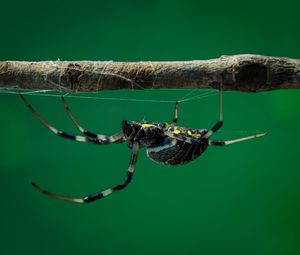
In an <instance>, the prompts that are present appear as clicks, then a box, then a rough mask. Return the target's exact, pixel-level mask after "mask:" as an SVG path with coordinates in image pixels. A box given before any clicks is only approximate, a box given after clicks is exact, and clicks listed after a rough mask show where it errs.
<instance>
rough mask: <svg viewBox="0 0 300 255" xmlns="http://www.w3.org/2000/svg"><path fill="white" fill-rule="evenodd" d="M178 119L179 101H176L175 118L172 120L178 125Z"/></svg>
mask: <svg viewBox="0 0 300 255" xmlns="http://www.w3.org/2000/svg"><path fill="white" fill-rule="evenodd" d="M177 121H178V102H176V103H175V113H174V118H173V120H172V124H173V125H174V126H176V124H177Z"/></svg>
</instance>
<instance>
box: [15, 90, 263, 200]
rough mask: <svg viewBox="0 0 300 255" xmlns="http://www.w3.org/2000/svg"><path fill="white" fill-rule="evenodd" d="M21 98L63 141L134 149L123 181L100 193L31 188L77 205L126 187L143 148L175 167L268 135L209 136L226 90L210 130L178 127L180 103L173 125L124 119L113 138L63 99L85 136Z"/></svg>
mask: <svg viewBox="0 0 300 255" xmlns="http://www.w3.org/2000/svg"><path fill="white" fill-rule="evenodd" d="M20 97H21V99H22V100H23V101H24V103H25V105H26V106H27V108H28V109H29V110H30V111H31V112H32V114H33V115H35V116H36V117H37V118H38V119H39V120H40V121H41V122H42V124H44V125H45V126H46V127H47V128H48V129H49V130H50V131H52V132H53V133H54V134H56V135H58V136H60V137H62V138H66V139H70V140H74V141H78V142H85V143H93V144H97V145H107V144H112V143H122V142H127V144H128V147H129V148H130V149H131V157H130V161H129V166H128V169H127V173H126V176H125V179H124V181H123V182H122V183H120V184H118V185H115V186H112V187H110V188H108V189H105V190H103V191H101V192H96V193H94V194H91V195H88V196H85V197H83V198H73V197H66V196H61V195H57V194H55V193H51V192H49V191H47V190H45V189H43V188H41V187H40V186H38V185H37V184H35V183H34V182H32V185H33V186H34V187H35V188H36V189H37V190H39V191H40V192H42V193H44V194H46V195H48V196H51V197H54V198H57V199H61V200H66V201H71V202H76V203H89V202H92V201H95V200H98V199H101V198H103V197H106V196H108V195H110V194H112V193H113V192H115V191H119V190H122V189H124V188H126V187H127V186H128V184H129V183H130V182H131V180H132V177H133V174H134V170H135V165H136V161H137V157H138V152H139V149H140V148H146V153H147V156H148V157H149V158H150V159H151V160H153V161H154V162H156V163H159V164H161V165H169V166H176V165H182V164H185V163H188V162H190V161H193V160H194V159H196V158H198V157H199V156H200V155H201V154H202V153H203V152H204V151H205V150H206V149H207V148H208V146H210V145H212V146H224V145H228V144H232V143H237V142H241V141H245V140H250V139H254V138H257V137H261V136H264V135H266V133H262V134H257V135H252V136H247V137H242V138H238V139H234V140H230V141H222V140H210V139H209V138H210V136H211V135H212V134H213V133H215V132H216V131H218V130H219V129H220V128H221V127H222V125H223V107H222V104H223V91H222V90H221V89H220V118H219V120H218V121H217V122H216V123H215V125H214V126H212V128H211V129H191V128H185V127H179V126H177V121H178V102H176V104H175V114H174V117H173V120H172V122H171V124H168V123H148V122H135V121H132V122H128V121H126V120H124V121H122V125H121V131H120V132H119V133H116V134H114V135H111V136H105V135H102V134H97V133H94V132H91V131H89V130H86V129H84V128H83V127H82V126H80V125H79V123H78V122H77V120H76V119H75V118H74V116H73V114H72V112H71V110H70V108H69V106H68V105H67V103H66V100H65V99H64V98H63V97H62V101H63V104H64V107H65V109H66V111H67V114H68V115H69V117H70V118H71V119H72V121H73V122H74V124H75V125H76V127H77V128H78V129H79V131H80V132H81V133H82V135H74V134H69V133H66V132H64V131H60V130H58V129H56V128H55V127H54V126H52V125H50V124H49V123H48V122H47V121H46V120H45V119H43V118H42V117H41V116H40V115H39V114H38V113H37V112H36V111H35V110H34V109H33V107H32V106H31V105H30V104H29V103H28V101H27V100H26V99H25V97H24V96H23V95H21V94H20Z"/></svg>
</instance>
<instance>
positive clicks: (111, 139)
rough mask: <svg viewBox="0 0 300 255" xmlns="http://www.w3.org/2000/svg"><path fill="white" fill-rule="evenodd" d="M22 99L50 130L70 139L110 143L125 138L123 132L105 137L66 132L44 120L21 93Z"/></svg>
mask: <svg viewBox="0 0 300 255" xmlns="http://www.w3.org/2000/svg"><path fill="white" fill-rule="evenodd" d="M20 97H21V99H22V100H23V101H24V103H25V105H26V106H27V107H28V109H29V110H30V111H31V112H32V114H33V115H34V116H35V117H37V118H38V119H39V120H40V121H41V122H42V123H43V124H44V125H45V126H46V127H47V128H48V129H49V130H50V131H52V132H53V133H54V134H56V135H58V136H60V137H63V138H66V139H70V140H75V141H78V142H87V143H94V144H109V143H116V142H121V141H123V139H124V136H123V133H122V132H120V133H117V134H115V135H112V136H102V137H103V139H100V138H98V137H85V136H79V135H73V134H69V133H66V132H64V131H60V130H58V129H56V128H55V127H53V126H51V125H50V124H49V123H48V122H47V121H46V120H44V119H43V118H42V117H41V116H40V115H39V114H38V113H37V112H36V111H35V110H34V109H33V107H32V106H31V105H30V104H29V103H28V101H27V100H26V98H25V97H24V96H23V95H21V94H20Z"/></svg>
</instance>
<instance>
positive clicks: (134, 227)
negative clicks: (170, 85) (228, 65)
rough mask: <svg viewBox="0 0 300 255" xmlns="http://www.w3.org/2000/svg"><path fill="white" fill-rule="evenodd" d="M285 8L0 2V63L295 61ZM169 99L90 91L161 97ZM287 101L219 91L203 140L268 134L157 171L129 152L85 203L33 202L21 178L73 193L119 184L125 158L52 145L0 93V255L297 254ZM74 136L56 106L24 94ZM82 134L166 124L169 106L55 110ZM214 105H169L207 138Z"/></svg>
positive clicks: (290, 4) (293, 131)
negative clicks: (130, 124)
mask: <svg viewBox="0 0 300 255" xmlns="http://www.w3.org/2000/svg"><path fill="white" fill-rule="evenodd" d="M299 8H300V3H299V1H292V0H285V1H211V2H208V1H196V0H194V1H192V0H185V1H176V0H172V1H162V0H160V1H157V0H153V1H145V2H143V1H137V0H136V1H90V0H86V1H58V0H52V1H33V0H28V1H20V0H19V1H5V2H4V1H2V3H1V10H0V22H1V40H0V46H1V51H0V60H36V61H38V60H57V59H61V60H114V61H140V60H149V61H151V60H191V59H209V58H215V57H219V56H220V55H230V54H239V53H253V54H263V55H272V56H287V57H293V58H300V52H299V45H300V33H299V22H300V20H299ZM185 93H186V92H183V91H179V90H178V91H170V92H166V91H159V92H153V91H150V92H147V91H142V92H138V91H133V92H132V91H122V92H104V94H105V95H106V96H111V97H115V96H116V95H118V96H121V97H125V98H130V97H138V98H139V97H141V98H155V97H159V98H164V99H166V100H175V99H178V98H180V97H182V96H184V95H185ZM299 98H300V91H274V92H271V93H260V94H242V93H233V92H227V93H225V102H224V104H225V106H224V108H225V124H224V128H223V130H222V132H219V133H218V134H216V135H215V138H222V139H232V138H236V137H241V136H244V135H249V134H254V133H257V132H265V131H266V132H268V133H269V136H267V137H264V138H261V139H257V140H253V141H249V142H244V143H239V144H234V145H232V146H228V147H226V148H209V149H208V151H207V152H206V153H205V154H204V155H203V156H202V157H201V158H199V159H198V160H196V161H194V162H192V163H190V164H188V165H185V166H181V167H176V168H170V167H162V166H159V165H156V164H154V163H153V162H151V161H150V160H148V159H147V158H146V156H145V155H144V153H143V152H142V153H140V157H139V160H138V163H137V169H136V174H135V177H134V181H133V183H132V184H131V185H130V186H129V187H128V188H127V189H126V190H124V191H122V192H118V193H115V194H113V195H112V196H110V197H107V198H106V199H104V200H101V201H98V202H95V203H92V204H88V205H80V204H72V203H67V202H64V201H58V200H54V199H51V198H48V197H46V196H43V195H41V194H40V193H38V192H37V191H36V190H34V189H33V188H32V187H31V186H30V184H29V181H30V180H35V181H36V182H37V183H39V184H41V185H42V186H43V187H45V188H48V189H50V190H51V191H55V192H58V193H61V194H65V195H73V196H82V195H86V194H88V193H90V192H95V191H97V190H101V189H103V188H106V187H108V186H110V185H114V184H117V183H118V182H119V181H120V180H122V179H123V176H124V174H125V171H126V168H127V164H128V161H129V156H130V151H129V150H128V149H127V146H126V145H125V144H124V145H111V146H103V147H101V146H94V145H90V144H81V143H75V142H72V141H67V140H64V139H61V138H58V137H56V136H54V135H53V134H51V133H50V132H49V131H48V130H46V129H45V128H44V127H43V126H42V124H41V123H39V122H38V120H36V119H35V118H34V117H33V116H32V114H31V113H30V112H29V111H28V109H26V108H25V106H24V105H23V103H22V102H21V101H20V99H19V98H18V96H16V95H5V94H0V105H1V107H0V119H1V126H0V131H1V148H0V175H1V177H0V182H1V184H0V187H1V194H2V201H1V204H2V205H1V210H0V226H1V227H0V235H1V237H0V253H1V254H31V255H34V254H105V255H106V254H205V255H212V254H216V255H220V254H231V255H235V254H239V255H241V254H242V255H247V254H249V255H253V254H264V255H266V254H272V255H276V254H285V255H287V254H300V222H299V214H300V187H299V182H300V173H299V170H300V163H299V149H298V144H299V142H300V136H299V125H300V117H299V116H300V107H299ZM28 99H29V100H30V102H31V103H32V104H33V105H34V106H35V108H36V109H37V110H38V112H39V113H41V114H42V115H43V116H44V117H45V118H46V119H47V120H48V121H49V122H50V123H53V125H55V126H57V127H59V128H61V129H63V130H68V131H72V132H75V131H76V129H75V128H74V126H73V125H72V123H71V121H70V120H69V119H68V118H67V115H66V114H65V111H64V109H63V107H62V104H61V101H60V99H59V98H50V97H28ZM68 103H69V104H70V106H71V108H72V110H73V112H74V114H75V115H76V116H77V118H78V119H79V120H80V122H81V123H82V125H84V126H85V127H87V128H89V129H91V130H95V131H98V132H101V133H104V134H112V133H114V132H116V131H118V130H119V129H120V123H121V120H122V119H129V120H141V119H143V118H145V119H147V120H149V121H169V120H170V119H171V118H172V115H173V105H172V104H162V103H145V102H144V103H138V102H123V101H102V100H87V99H69V100H68ZM217 118H218V97H217V96H212V97H207V98H205V99H201V100H197V101H190V102H186V103H183V104H182V105H181V106H180V120H179V123H180V125H183V126H187V127H194V128H196V127H199V128H200V127H210V126H211V125H212V124H213V123H214V122H215V121H216V120H217Z"/></svg>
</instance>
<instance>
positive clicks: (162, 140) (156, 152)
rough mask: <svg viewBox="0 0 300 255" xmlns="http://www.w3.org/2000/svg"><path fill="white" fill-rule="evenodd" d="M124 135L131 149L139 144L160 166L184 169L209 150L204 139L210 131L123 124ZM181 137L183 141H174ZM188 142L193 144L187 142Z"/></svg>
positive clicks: (155, 124)
mask: <svg viewBox="0 0 300 255" xmlns="http://www.w3.org/2000/svg"><path fill="white" fill-rule="evenodd" d="M122 131H123V134H124V135H125V137H126V139H127V142H128V146H129V148H132V144H133V143H134V142H135V141H136V142H138V143H139V146H140V148H144V147H145V148H146V153H147V156H148V157H149V158H150V159H151V160H153V161H154V162H156V163H158V164H161V165H170V166H175V165H182V164H185V163H188V162H190V161H192V160H194V159H196V158H197V157H199V156H200V155H201V154H202V153H203V152H204V151H205V150H206V149H207V147H208V139H206V138H202V137H203V136H204V135H205V134H206V133H207V132H208V130H207V129H190V128H185V127H178V126H174V125H173V124H171V125H169V124H168V123H147V122H146V123H139V122H131V123H129V122H127V121H126V120H124V121H123V122H122ZM166 133H170V134H172V135H173V136H174V137H181V140H178V139H176V138H171V137H169V136H167V135H164V134H166ZM186 140H189V141H190V143H188V142H186Z"/></svg>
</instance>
